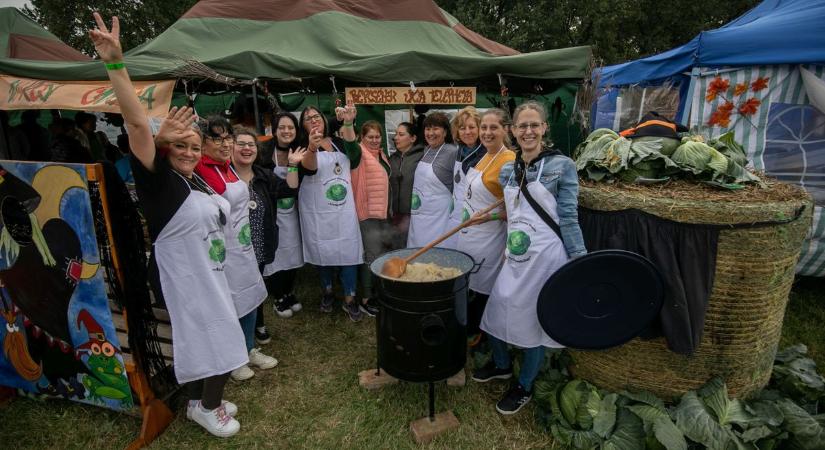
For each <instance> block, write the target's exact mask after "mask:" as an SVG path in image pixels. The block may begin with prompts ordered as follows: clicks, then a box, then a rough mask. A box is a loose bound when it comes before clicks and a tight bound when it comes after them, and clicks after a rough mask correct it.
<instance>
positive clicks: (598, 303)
mask: <svg viewBox="0 0 825 450" xmlns="http://www.w3.org/2000/svg"><path fill="white" fill-rule="evenodd" d="M663 297H664V285H663V283H662V278H661V275H660V274H659V271H658V270H657V269H656V267H654V266H653V264H652V263H651V262H650V261H648V260H647V259H646V258H645V257H643V256H641V255H638V254H636V253H633V252H628V251H625V250H600V251H596V252H592V253H589V254H587V255H584V256H582V257H580V258H577V259H574V260H572V261H570V262H568V263H567V264H565V265H564V266H562V267H561V268H560V269H559V270H558V271H556V273H554V274H553V275H552V276H551V277H550V279H549V280H547V282H546V283H544V287H543V288H542V290H541V292H540V293H539V299H538V305H537V307H536V309H537V313H538V317H539V323H540V324H541V327H542V328H543V329H544V332H545V333H547V335H548V336H550V337H551V338H553V340H555V341H556V342H558V343H560V344H562V345H565V346H567V347H571V348H576V349H583V350H600V349H606V348H610V347H615V346H618V345H621V344H624V343H625V342H627V341H629V340H631V339H633V338H634V337H636V336H637V335H638V334H639V333H641V332H642V331H643V330H644V329H645V328H647V327H648V325H650V323H651V321H653V320H654V319H656V318H657V317H658V315H659V310H660V309H661V308H662V301H663Z"/></svg>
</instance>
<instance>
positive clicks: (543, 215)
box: [519, 159, 564, 242]
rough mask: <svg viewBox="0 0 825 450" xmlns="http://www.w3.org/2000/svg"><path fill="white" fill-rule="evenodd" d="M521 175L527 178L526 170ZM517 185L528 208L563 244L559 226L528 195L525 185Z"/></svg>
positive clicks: (542, 166) (540, 168) (542, 162)
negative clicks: (528, 205)
mask: <svg viewBox="0 0 825 450" xmlns="http://www.w3.org/2000/svg"><path fill="white" fill-rule="evenodd" d="M544 161H545V160H544V159H542V161H541V166H540V167H539V171H538V174H537V177H538V178H537V181H538V182H539V183H540V182H541V181H540V180H539V179H540V178H541V171H542V170H543V169H544ZM522 162H523V161H522ZM523 174H524V175H523V176H524V177H526V176H527V169H525V170H524V172H523ZM519 184H520V185H521V187H520V188H521V193H522V194H524V198H525V199H526V200H527V203H529V204H530V207H531V208H533V211H535V212H536V214H538V215H539V217H541V220H543V221H544V223H546V224H547V226H549V227H550V229H552V230H553V231H554V232H555V233H556V235H557V236H558V237H559V239H560V240H561V241H562V242H564V239H563V238H562V237H561V227H560V226H559V224H558V223H556V221H555V220H553V218H552V217H551V216H550V214H548V213H547V211H545V210H544V208H542V207H541V205H539V203H538V202H537V201H536V199H535V198H533V195H532V194H530V190H529V189H527V183H519Z"/></svg>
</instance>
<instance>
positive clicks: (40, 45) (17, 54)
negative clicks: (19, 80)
mask: <svg viewBox="0 0 825 450" xmlns="http://www.w3.org/2000/svg"><path fill="white" fill-rule="evenodd" d="M0 59H12V60H29V61H64V62H65V61H91V58H90V57H88V56H86V55H84V54H83V53H80V52H79V51H77V50H75V49H73V48H72V47H69V46H68V45H66V44H64V43H63V42H62V41H61V40H60V39H58V38H57V36H55V35H53V34H51V33H49V32H48V31H46V30H45V29H44V28H43V27H41V26H40V25H38V24H37V22H35V21H33V20H31V19H30V18H28V17H27V16H26V15H25V14H23V13H21V12H20V11H19V10H18V9H17V8H12V7H6V8H0ZM32 64H37V63H34V62H33V63H32Z"/></svg>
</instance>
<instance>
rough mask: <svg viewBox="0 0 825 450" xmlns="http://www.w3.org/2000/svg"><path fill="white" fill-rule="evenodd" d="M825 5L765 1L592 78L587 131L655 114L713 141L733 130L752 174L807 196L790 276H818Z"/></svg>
mask: <svg viewBox="0 0 825 450" xmlns="http://www.w3.org/2000/svg"><path fill="white" fill-rule="evenodd" d="M823 23H825V0H765V1H763V2H762V3H760V4H759V5H757V6H756V7H755V8H753V9H752V10H750V11H748V12H747V13H745V14H743V15H742V16H741V17H739V18H737V19H735V20H733V21H732V22H730V23H728V24H727V25H725V26H723V27H721V28H719V29H716V30H711V31H706V32H702V33H700V34H699V35H698V36H696V37H695V38H694V39H693V40H691V41H690V42H688V43H687V44H685V45H683V46H681V47H678V48H675V49H672V50H669V51H667V52H664V53H661V54H658V55H654V56H651V57H648V58H642V59H640V60H637V61H631V62H627V63H624V64H618V65H615V66H610V67H605V68H603V69H602V70H600V71H598V72H596V73H594V79H597V80H598V92H597V96H598V99H597V101H596V104H595V106H594V110H593V112H592V114H591V117H592V121H591V123H592V125H593V128H602V127H606V128H613V129H614V130H620V129H624V128H627V127H629V126H632V125H633V124H635V123H636V121H638V120H639V118H640V117H641V115H642V114H644V113H645V112H647V111H650V110H657V111H658V112H660V113H664V114H665V115H670V116H671V117H672V118H675V119H676V120H677V121H679V122H681V123H683V124H686V125H689V126H691V127H701V128H703V129H705V130H706V131H707V132H708V133H709V134H711V135H713V136H718V135H720V134H722V133H725V132H727V131H730V130H733V131H734V133H735V137H736V139H737V140H738V141H739V142H741V143H742V144H743V145H744V147H745V148H746V149H747V151H748V156H749V159H750V160H751V161H752V164H753V167H754V168H755V169H757V170H761V171H764V172H765V173H766V174H768V175H770V176H774V177H776V178H779V179H780V180H783V181H787V182H791V183H795V184H798V185H800V186H802V187H804V188H805V189H806V190H808V192H809V193H811V195H812V196H813V197H814V201H815V204H816V206H815V208H816V211H815V214H814V224H813V230H812V233H811V235H810V236H809V238H808V239H807V240H806V242H805V247H804V249H803V253H802V256H801V258H800V262H799V266H798V268H797V269H798V271H799V273H801V274H803V275H815V276H825V214H823V208H824V207H825V81H823V80H825V27H823V26H822V24H823Z"/></svg>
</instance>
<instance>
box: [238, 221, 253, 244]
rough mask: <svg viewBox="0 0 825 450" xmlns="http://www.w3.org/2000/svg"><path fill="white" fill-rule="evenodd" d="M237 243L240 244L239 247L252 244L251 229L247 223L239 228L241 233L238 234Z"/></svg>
mask: <svg viewBox="0 0 825 450" xmlns="http://www.w3.org/2000/svg"><path fill="white" fill-rule="evenodd" d="M238 242H240V243H241V245H249V244H251V243H252V228H251V227H250V226H249V223H246V224H244V226H242V227H241V231H240V232H239V233H238Z"/></svg>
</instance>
